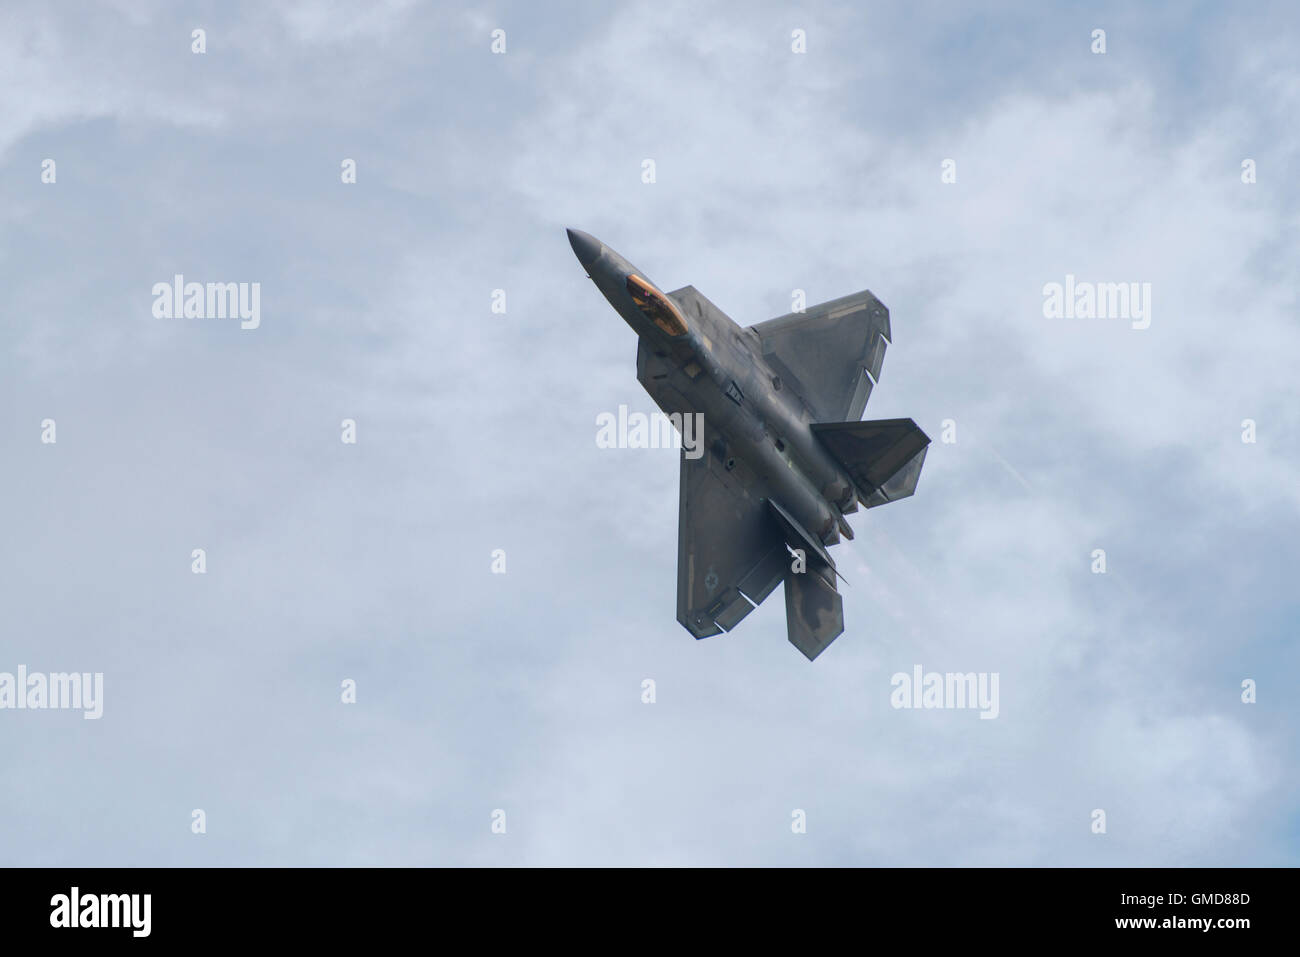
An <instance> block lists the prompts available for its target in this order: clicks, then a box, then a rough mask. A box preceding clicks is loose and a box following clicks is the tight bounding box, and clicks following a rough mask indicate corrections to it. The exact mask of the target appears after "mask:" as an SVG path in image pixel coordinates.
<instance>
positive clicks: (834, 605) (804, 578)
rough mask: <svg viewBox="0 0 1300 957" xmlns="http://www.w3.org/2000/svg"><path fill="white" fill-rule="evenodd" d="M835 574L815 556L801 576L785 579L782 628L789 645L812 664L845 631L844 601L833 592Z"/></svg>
mask: <svg viewBox="0 0 1300 957" xmlns="http://www.w3.org/2000/svg"><path fill="white" fill-rule="evenodd" d="M833 574H834V571H833V569H831V568H830V567H829V566H828V565H826V564H825V563H824V562H822V561H821V559H819V558H816V557H815V556H811V555H810V556H809V557H808V568H807V570H806V571H804V572H795V571H791V572H789V573H788V574H787V575H786V576H785V626H786V632H787V634H788V635H789V636H790V644H792V645H794V646H795V647H796V648H798V649H799V650H800V651H802V652H803V654H804V657H805V658H807V659H808V660H809V661H812V660H813V659H814V658H816V657H817V656H818V655H820V654H821V653H822V652H823V651H825V650H826V646H827V645H829V644H830V643H831V642H832V641H834V640H835V639H836V638H838V637H839V636H840V635H841V634H842V633H843V631H844V599H842V598H841V597H840V594H839V592H837V591H836V590H835V579H834V577H833Z"/></svg>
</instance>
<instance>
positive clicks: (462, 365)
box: [0, 0, 1300, 866]
mask: <svg viewBox="0 0 1300 957" xmlns="http://www.w3.org/2000/svg"><path fill="white" fill-rule="evenodd" d="M1298 28H1300V13H1298V12H1297V11H1296V9H1295V8H1294V6H1293V5H1290V4H1286V3H1269V2H1263V3H1257V4H1250V5H1248V6H1245V7H1233V8H1231V9H1229V8H1227V7H1226V6H1220V5H1217V4H1189V3H1168V4H1162V3H1150V4H1141V5H1134V4H1126V3H1112V4H1106V3H1103V4H1092V5H1088V6H1087V7H1085V6H1084V5H1074V4H1070V5H1064V4H1041V3H1030V2H1025V3H988V4H983V5H981V9H980V10H978V11H976V10H972V9H970V8H968V6H967V5H965V4H955V3H927V4H919V5H918V4H911V3H894V4H857V3H844V4H833V3H825V4H821V3H816V4H814V3H808V4H779V3H761V2H760V3H753V4H709V5H702V4H694V3H687V2H653V3H618V4H595V3H591V4H584V3H568V4H565V3H557V4H546V5H544V6H543V5H536V4H526V3H515V4H487V5H482V6H468V5H465V6H462V5H453V4H419V3H408V2H394V0H388V2H376V3H371V4H365V5H355V4H347V3H342V2H339V3H301V2H285V3H277V4H274V5H271V4H258V3H251V2H250V3H215V2H213V3H198V4H170V3H162V2H154V0H141V2H134V0H133V2H127V0H117V2H108V3H100V4H92V3H87V4H80V5H62V4H60V5H49V4H42V3H37V2H30V3H27V2H11V3H6V4H5V5H4V6H3V7H2V8H0V283H2V284H3V288H4V291H5V295H4V297H3V298H2V299H0V466H2V467H0V509H2V512H0V529H2V530H3V531H2V533H0V608H3V616H2V617H0V622H2V624H0V682H2V681H3V674H4V673H12V674H15V675H16V674H17V673H18V669H19V668H20V667H23V668H25V669H26V670H27V671H28V672H29V673H35V672H43V673H61V672H74V671H75V672H83V673H88V674H102V676H103V677H102V688H103V691H102V700H101V701H100V706H101V707H102V716H101V717H99V718H97V719H91V720H88V719H86V718H85V717H84V715H83V712H82V710H78V709H44V710H41V709H21V710H19V709H15V708H0V834H2V836H3V840H0V864H6V865H39V866H55V865H60V866H62V865H69V866H111V865H140V866H145V865H167V866H237V865H303V866H348V865H416V866H428V865H439V866H441V865H451V866H495V865H506V866H519V865H527V866H563V865H579V866H588V865H614V866H640V865H650V866H691V865H711V866H750V865H756V866H814V865H830V866H846V865H868V866H871V865H892V866H969V865H992V866H1063V865H1077V866H1110V865H1118V866H1160V865H1171V866H1185V865H1211V866H1217V865H1247V866H1251V865H1292V866H1294V865H1295V864H1297V863H1300V812H1298V811H1297V807H1296V800H1295V795H1296V794H1297V792H1298V791H1300V775H1297V762H1296V756H1297V754H1298V753H1300V733H1298V732H1300V709H1298V708H1297V705H1296V703H1295V695H1294V693H1293V692H1294V688H1295V686H1296V681H1297V673H1298V671H1300V653H1298V652H1297V644H1296V630H1297V623H1298V622H1300V590H1298V589H1297V587H1296V577H1295V576H1296V569H1297V567H1300V561H1298V560H1297V558H1298V556H1297V544H1296V543H1297V542H1298V541H1300V485H1298V484H1297V475H1298V474H1300V451H1298V449H1300V427H1298V426H1297V412H1298V411H1300V386H1298V385H1297V381H1296V376H1295V373H1296V370H1297V367H1298V366H1300V363H1298V362H1297V360H1300V326H1298V325H1297V322H1296V319H1297V298H1296V264H1297V263H1298V262H1300V180H1297V177H1296V176H1295V172H1294V171H1295V170H1296V169H1297V160H1298V159H1300V130H1298V129H1297V126H1296V124H1295V117H1296V116H1297V115H1300V69H1297V67H1296V63H1295V55H1294V54H1295V49H1296V48H1297V46H1298V45H1300V42H1298V41H1300V36H1298V34H1300V29H1298ZM195 30H203V31H204V34H203V35H202V36H203V47H204V52H201V53H200V52H195V50H194V45H195V43H196V40H195V38H194V33H193V31H195ZM498 30H500V31H504V34H494V31H498ZM1096 30H1104V31H1105V34H1104V44H1105V46H1104V52H1100V51H1097V52H1094V51H1096V50H1097V46H1098V39H1097V37H1096V35H1095V34H1094V31H1096ZM796 31H799V32H798V33H796ZM494 43H495V45H496V46H497V48H498V51H500V48H501V44H502V43H504V51H501V52H494V49H493V47H494ZM797 48H802V51H803V52H797ZM47 160H52V161H53V164H54V165H53V166H52V167H50V166H49V164H47V162H46V161H47ZM347 160H352V161H353V162H354V163H355V169H356V176H355V182H344V179H345V176H344V172H343V170H344V164H345V161H347ZM647 160H651V161H653V170H654V176H653V181H651V182H647V181H646V179H647V176H646V173H645V170H646V165H645V162H646V161H647ZM1248 161H1249V162H1248ZM51 170H52V172H53V176H51V175H50V171H51ZM50 179H53V181H49V180H50ZM565 227H575V228H579V229H583V230H586V231H588V232H591V233H592V234H594V235H596V236H598V237H599V238H601V239H602V240H603V241H604V242H605V243H607V244H608V245H610V246H611V247H613V248H615V249H617V250H618V251H619V252H620V253H622V254H623V255H624V256H626V257H627V258H628V259H630V260H631V261H632V262H634V263H636V264H637V265H638V266H639V267H641V268H642V269H643V270H644V271H645V273H646V274H647V275H648V277H649V278H650V279H652V280H653V281H654V282H656V283H657V284H658V285H659V286H660V287H661V288H663V289H665V290H670V289H675V288H678V287H680V286H685V285H688V284H689V285H693V286H695V287H696V288H697V289H699V290H700V291H701V292H702V293H703V294H704V295H706V296H708V297H709V298H710V299H711V300H712V301H713V302H714V303H716V304H717V305H718V306H719V307H720V308H721V309H723V310H724V311H725V312H726V313H727V314H728V315H730V316H731V317H732V318H733V319H735V320H736V321H737V322H738V323H740V324H742V325H749V324H752V323H756V322H761V321H763V320H765V319H768V318H771V317H773V316H777V315H781V314H784V313H787V312H789V311H790V310H791V307H792V305H791V304H792V296H793V295H794V293H795V290H802V291H803V292H804V293H805V294H806V297H807V302H808V303H809V304H812V303H817V302H821V301H825V300H829V299H834V298H837V297H840V296H844V295H848V294H850V293H853V292H856V291H858V290H861V289H870V290H871V291H872V292H873V293H875V294H876V295H877V296H878V297H879V298H880V299H881V300H882V301H883V302H884V303H885V304H886V305H888V306H889V308H890V313H891V322H892V327H893V342H892V345H891V347H890V348H889V350H888V353H887V354H886V357H885V362H884V367H883V372H882V375H881V379H880V382H879V384H878V386H877V387H876V388H875V389H874V391H873V393H872V396H871V399H870V402H869V404H868V406H867V409H866V413H865V417H866V418H869V419H871V418H878V419H886V418H898V417H910V418H913V419H915V421H916V422H917V423H918V424H919V425H920V426H921V427H922V428H923V429H924V430H925V431H926V432H927V434H929V435H930V436H931V437H932V439H933V440H934V441H933V443H932V445H931V446H930V449H929V454H928V456H927V459H926V462H925V468H924V471H923V472H922V475H921V479H920V483H919V485H918V488H917V492H916V495H915V496H914V497H912V498H909V499H907V500H904V501H901V502H897V503H891V504H889V505H887V506H885V507H882V508H875V509H872V510H870V511H869V512H868V511H862V512H859V513H858V514H857V515H855V516H851V518H850V522H851V524H852V525H853V527H854V529H855V531H856V533H857V537H856V540H855V541H853V542H848V543H844V544H841V545H839V546H837V547H836V548H835V549H834V550H833V552H834V554H835V556H836V558H837V561H838V562H839V567H840V570H841V571H842V572H843V573H844V575H845V577H846V578H847V579H848V584H847V585H845V586H842V587H841V591H842V593H843V596H844V599H843V600H844V617H845V621H846V630H845V632H844V634H843V635H841V636H840V637H839V638H838V639H837V640H836V641H835V643H834V644H833V645H831V646H830V648H829V649H828V650H827V651H826V652H824V653H823V654H822V655H821V656H820V657H819V658H818V659H817V660H816V661H815V662H812V663H809V662H808V661H806V660H805V659H804V658H803V656H802V655H801V654H800V653H799V652H798V651H797V650H796V649H795V648H793V647H792V646H791V645H790V644H789V643H788V641H787V640H786V633H785V620H784V611H783V602H782V599H781V595H780V593H779V591H778V592H777V593H774V594H773V596H772V597H770V598H769V599H768V600H767V601H766V602H765V603H764V604H763V605H762V606H761V607H760V608H759V609H757V610H756V611H755V612H754V613H753V614H751V615H750V616H749V617H748V618H747V619H745V621H744V622H743V623H742V624H741V625H740V627H738V628H737V629H736V630H735V631H733V632H731V633H729V634H727V635H724V636H719V637H716V638H710V639H706V640H703V641H696V640H694V639H692V638H691V636H690V635H689V634H688V633H687V632H686V631H685V630H684V629H683V628H682V627H681V626H680V625H679V624H678V623H677V622H676V620H675V601H676V599H675V589H676V537H677V514H676V512H677V490H678V463H677V457H678V453H677V452H675V451H673V450H669V449H632V448H624V449H608V448H599V447H598V446H597V443H596V440H595V439H596V433H597V427H596V420H597V417H598V416H600V415H601V414H602V413H610V412H616V411H617V409H618V408H619V406H620V405H627V406H628V407H629V408H630V409H631V410H633V411H641V412H647V413H648V412H651V411H653V409H654V406H653V403H652V402H651V400H650V399H649V397H648V396H647V395H646V394H645V393H644V392H643V391H642V389H641V387H640V385H639V384H638V383H637V381H636V378H635V355H636V342H635V338H634V336H633V334H632V332H631V330H630V329H629V328H628V327H627V325H626V324H625V323H624V322H623V320H622V319H620V318H619V317H618V315H616V314H615V313H614V312H613V311H612V310H611V309H610V308H609V306H608V304H607V303H606V302H605V301H604V300H603V299H602V298H601V296H600V295H599V293H598V291H597V290H596V289H595V288H594V287H593V286H592V285H591V283H590V282H589V281H588V280H587V278H586V277H585V275H584V272H583V270H582V268H581V267H580V266H579V265H578V263H577V262H576V261H575V259H574V257H573V253H572V251H571V250H570V248H569V244H568V242H567V240H566V238H565V233H564V229H565ZM177 274H180V275H183V276H184V277H186V280H187V281H198V282H223V283H224V282H234V283H249V284H252V283H257V284H258V289H259V290H260V314H259V321H258V324H257V326H256V328H242V325H241V323H240V322H239V321H235V320H228V319H227V320H222V319H207V318H194V317H190V318H186V317H183V316H182V317H179V318H163V317H159V316H157V315H155V311H156V309H155V305H156V294H155V292H154V287H155V284H158V283H164V284H167V283H170V282H171V281H172V279H173V277H174V276H175V275H177ZM1067 276H1069V277H1074V279H1073V280H1071V281H1078V282H1091V283H1137V284H1138V288H1145V289H1149V306H1150V310H1149V315H1148V318H1149V320H1150V321H1149V325H1148V326H1147V327H1146V328H1137V327H1136V326H1137V325H1140V323H1136V322H1134V321H1130V320H1129V319H1126V318H1123V317H1109V318H1079V317H1076V318H1062V317H1057V316H1049V315H1048V310H1047V309H1045V298H1046V296H1045V291H1044V290H1045V287H1047V286H1049V285H1050V284H1052V283H1062V284H1064V283H1066V282H1067V278H1066V277H1067ZM1148 284H1149V285H1148ZM250 288H251V285H250ZM496 290H501V291H503V292H504V303H505V311H504V312H501V311H494V310H493V303H494V302H498V303H499V302H500V301H501V296H500V295H499V294H496V295H494V291H496ZM344 420H351V421H352V422H353V423H355V438H356V441H355V442H344V441H343V437H344V430H343V422H344ZM1247 420H1249V423H1250V424H1249V425H1247ZM50 423H52V424H53V430H54V431H53V434H52V435H51V427H50ZM51 437H53V438H54V441H52V442H51V441H49V438H51ZM1245 439H1253V441H1246V440H1245ZM196 549H202V550H203V557H204V562H205V565H204V568H205V571H204V572H203V573H202V574H196V573H195V571H194V567H195V560H196V559H195V558H194V552H195V550H196ZM1098 550H1101V552H1104V559H1105V570H1104V572H1098V571H1097V569H1098V567H1099V566H1098V557H1097V556H1098ZM494 553H495V554H497V556H498V557H500V555H501V554H502V553H503V554H504V559H503V560H504V573H497V572H494V570H493V568H494V564H496V565H497V568H498V572H499V571H500V561H496V560H495V559H494ZM918 666H919V667H920V668H922V669H923V671H924V672H938V673H970V672H974V673H978V674H985V675H994V674H996V675H997V676H998V687H999V695H1000V700H999V707H998V714H997V717H996V718H995V719H992V720H985V719H982V718H981V717H980V713H979V712H978V711H977V710H972V709H969V708H967V709H961V708H942V709H911V708H896V707H894V706H893V702H892V701H891V695H892V693H893V690H894V687H893V676H894V675H896V674H899V673H903V674H907V675H910V674H912V673H913V670H914V669H915V668H916V667H918ZM647 679H648V680H649V681H652V682H653V689H654V695H653V698H654V700H653V702H647V701H646V700H644V699H645V698H646V697H647V694H646V692H645V690H644V689H645V688H646V687H647V685H646V684H645V682H646V681H647ZM349 682H350V683H351V685H348V687H351V688H354V696H355V700H354V701H352V700H345V698H349V697H351V694H350V693H349V692H348V690H347V687H345V685H346V684H347V683H349ZM1243 698H1253V700H1250V701H1247V700H1243ZM199 812H201V813H199ZM1098 812H1101V813H1100V815H1099V814H1098Z"/></svg>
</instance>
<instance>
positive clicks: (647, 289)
mask: <svg viewBox="0 0 1300 957" xmlns="http://www.w3.org/2000/svg"><path fill="white" fill-rule="evenodd" d="M627 292H628V295H630V296H631V297H632V301H633V302H635V303H636V305H637V308H638V309H640V310H641V311H642V312H643V313H645V316H646V318H647V319H649V320H650V321H651V322H653V323H654V324H655V325H656V326H658V327H659V328H660V329H662V330H663V331H664V332H666V333H668V335H670V336H684V335H686V319H685V317H684V316H682V313H681V310H680V309H678V308H677V307H676V306H675V305H673V304H672V301H671V300H669V298H668V297H667V296H665V295H664V294H663V293H661V292H660V291H659V290H658V289H656V288H655V287H654V286H652V285H650V284H649V283H648V282H646V281H645V280H644V279H642V278H641V277H640V276H638V275H636V274H635V273H633V274H632V275H630V276H628V277H627Z"/></svg>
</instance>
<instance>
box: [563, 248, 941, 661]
mask: <svg viewBox="0 0 1300 957" xmlns="http://www.w3.org/2000/svg"><path fill="white" fill-rule="evenodd" d="M568 234H569V243H570V245H572V246H573V251H574V253H575V254H577V257H578V261H579V262H580V263H582V265H583V266H584V267H585V268H586V270H587V274H588V276H589V277H590V278H591V280H592V281H593V282H594V283H595V284H596V286H597V288H599V289H600V291H601V292H602V293H603V294H604V296H605V298H606V299H608V300H609V302H610V304H611V305H613V307H614V308H615V309H616V310H618V313H619V315H621V316H622V317H623V318H624V319H625V320H627V323H628V325H630V326H631V327H632V329H633V330H634V331H635V332H636V334H637V336H638V338H639V342H638V344H637V354H636V377H637V379H639V380H640V382H641V384H642V385H643V386H644V387H645V390H646V391H647V392H649V393H650V397H651V398H653V399H654V400H655V403H656V404H657V405H658V406H659V408H660V409H662V410H663V411H664V412H665V413H667V414H668V415H674V414H676V415H680V416H685V415H688V414H692V413H702V414H703V428H704V433H703V436H702V443H703V449H704V454H703V455H697V456H696V457H693V458H692V457H689V456H688V454H687V450H686V449H685V448H683V449H682V456H681V491H680V502H679V506H678V507H679V513H678V515H679V517H678V527H677V620H678V621H679V622H681V623H682V625H684V626H685V628H686V630H687V631H689V632H690V633H691V634H692V635H694V636H695V637H696V638H708V637H709V636H711V635H717V634H720V633H722V632H724V631H730V630H731V629H732V628H734V627H736V625H737V624H739V622H740V620H741V619H742V618H744V617H745V616H746V615H748V614H749V613H750V612H751V611H753V610H754V608H755V606H757V605H758V604H759V603H760V602H762V600H763V599H764V598H766V597H767V596H768V595H769V594H770V593H771V592H772V590H773V589H774V588H776V586H777V585H779V584H781V582H785V614H786V623H787V628H788V630H789V635H790V642H791V644H793V645H794V646H795V647H796V648H798V649H799V650H800V651H801V652H803V653H804V655H806V656H807V658H808V660H810V661H811V660H812V659H814V658H816V657H817V656H818V655H819V654H821V653H822V652H823V651H825V650H826V646H827V645H829V644H830V643H831V642H832V641H834V640H835V639H836V638H837V637H838V636H839V634H840V632H842V631H843V630H844V605H843V601H842V600H841V598H840V595H839V592H838V591H837V590H836V578H837V576H838V575H839V573H838V572H837V571H836V569H835V560H834V559H833V558H831V556H830V553H829V552H828V551H827V549H826V547H827V546H828V545H834V544H835V543H837V542H838V541H839V540H840V536H841V535H843V536H844V537H845V538H850V539H851V538H852V537H853V530H852V529H851V528H849V524H848V522H847V521H845V519H844V516H845V514H847V513H850V512H855V511H857V508H858V503H859V502H861V503H862V504H863V505H864V506H866V507H867V508H874V507H875V506H877V505H884V504H885V503H886V502H893V501H896V500H897V499H900V498H906V497H907V496H909V495H911V494H912V493H913V492H914V491H915V490H916V482H917V479H918V478H919V477H920V475H921V465H922V463H923V462H924V461H925V452H926V447H927V446H928V445H929V444H930V439H929V437H928V436H926V434H925V433H924V432H922V431H921V430H920V429H919V428H917V425H916V423H915V422H913V421H912V420H911V419H883V420H878V421H874V422H872V421H867V422H862V421H859V420H860V419H861V417H862V410H863V409H864V408H865V407H866V404H867V397H868V396H869V395H870V394H871V388H872V386H873V384H874V383H875V382H877V381H878V380H879V378H880V365H881V362H882V361H883V360H884V357H885V345H886V344H887V342H888V341H889V339H890V329H889V310H888V309H886V308H885V306H884V304H883V303H882V302H881V301H880V300H879V299H877V298H876V297H875V296H873V295H872V294H871V293H870V292H866V291H863V292H859V293H854V294H853V295H851V296H845V297H843V298H841V299H834V300H832V301H830V302H824V303H822V304H821V305H818V306H812V307H810V308H809V309H807V310H806V311H804V312H799V313H791V314H789V315H786V316H780V317H778V318H776V319H769V320H767V321H766V322H760V323H758V324H757V325H753V326H748V327H744V326H740V325H737V324H736V323H735V322H734V321H733V320H732V319H731V318H730V317H729V316H727V314H726V313H724V312H723V311H722V310H721V309H719V308H718V307H717V306H715V305H714V304H713V303H711V302H710V301H709V300H708V299H706V298H704V296H702V295H701V294H700V293H699V292H697V291H696V290H695V288H694V287H692V286H683V287H682V288H681V289H677V290H674V291H673V292H668V293H665V292H662V291H660V290H659V288H658V287H656V286H655V285H654V283H652V282H650V281H649V280H648V279H647V278H646V276H645V273H643V272H642V271H641V270H639V269H637V268H636V267H635V266H633V265H632V264H631V263H630V262H628V261H627V260H626V259H624V258H623V257H622V256H620V255H619V254H618V253H616V252H615V251H614V250H612V249H610V248H609V247H608V246H606V245H605V244H604V243H602V242H601V241H600V240H599V239H596V238H595V237H594V236H591V235H588V234H587V233H584V232H581V231H579V230H576V229H570V230H568ZM676 421H682V420H681V419H677V420H676Z"/></svg>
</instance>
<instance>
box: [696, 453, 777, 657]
mask: <svg viewBox="0 0 1300 957" xmlns="http://www.w3.org/2000/svg"><path fill="white" fill-rule="evenodd" d="M728 464H730V465H731V466H732V467H731V468H730V469H728V468H727V465H728ZM788 567H789V553H788V552H787V551H786V547H785V538H784V536H783V535H782V534H781V532H780V530H779V527H778V526H777V524H776V523H775V522H774V521H773V520H772V517H771V515H770V514H769V512H768V509H767V506H766V504H765V500H764V499H763V498H762V497H761V493H760V492H759V491H758V490H757V489H756V488H755V482H754V477H753V476H752V475H751V474H749V471H748V468H747V466H745V464H744V463H743V462H738V461H736V460H734V459H729V460H727V461H722V460H720V459H719V458H718V456H717V455H716V454H714V452H713V451H712V450H705V451H704V454H703V455H702V456H701V457H700V458H696V459H690V458H687V457H686V451H685V450H683V451H682V462H681V501H680V506H679V514H678V529H677V620H678V621H680V622H681V623H682V625H684V626H685V628H686V630H687V631H689V632H690V633H691V634H692V635H694V636H695V637H696V638H707V637H709V636H710V635H716V634H719V633H721V632H723V631H730V630H731V629H732V628H734V627H735V626H736V624H737V623H738V622H739V621H740V620H741V619H742V618H744V617H745V616H746V615H748V614H749V613H750V612H751V611H753V610H754V606H755V605H757V604H759V603H760V602H762V600H763V599H764V598H766V597H767V596H768V595H769V594H770V593H771V592H772V590H773V589H774V588H776V586H777V585H779V584H780V583H781V579H782V578H783V577H784V576H785V573H786V570H787V569H788Z"/></svg>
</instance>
